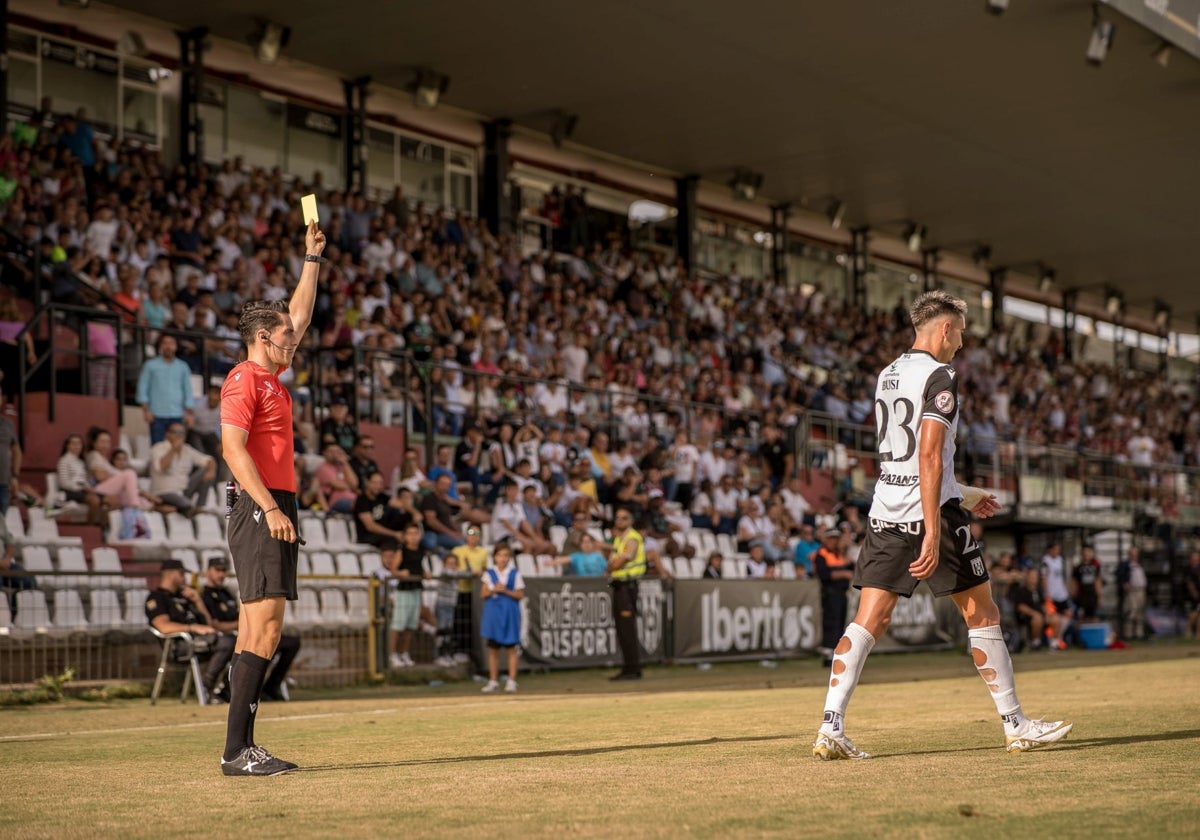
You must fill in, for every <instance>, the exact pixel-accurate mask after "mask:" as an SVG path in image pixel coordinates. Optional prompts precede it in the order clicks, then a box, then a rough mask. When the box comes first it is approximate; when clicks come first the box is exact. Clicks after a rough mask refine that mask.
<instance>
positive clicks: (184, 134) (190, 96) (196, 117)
mask: <svg viewBox="0 0 1200 840" xmlns="http://www.w3.org/2000/svg"><path fill="white" fill-rule="evenodd" d="M175 34H176V35H177V36H178V37H179V72H180V83H179V163H180V164H181V165H182V166H183V168H184V169H185V170H186V171H187V174H188V177H191V178H194V177H195V176H196V172H197V170H198V169H199V167H200V164H201V163H203V162H204V131H203V126H202V125H201V121H200V99H201V91H203V89H204V39H205V38H206V37H207V36H208V29H206V28H205V27H203V26H201V27H197V28H195V29H189V30H187V31H186V32H177V33H175Z"/></svg>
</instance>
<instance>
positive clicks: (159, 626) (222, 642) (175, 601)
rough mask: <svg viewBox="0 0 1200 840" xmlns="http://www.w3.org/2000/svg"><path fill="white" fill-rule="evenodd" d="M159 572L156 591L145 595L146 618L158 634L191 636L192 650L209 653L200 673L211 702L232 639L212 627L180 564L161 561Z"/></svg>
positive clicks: (229, 652)
mask: <svg viewBox="0 0 1200 840" xmlns="http://www.w3.org/2000/svg"><path fill="white" fill-rule="evenodd" d="M161 572H162V574H161V576H160V578H159V584H158V589H155V590H154V591H153V592H151V593H150V594H149V595H148V596H146V618H147V619H148V620H149V622H150V626H151V627H153V628H154V629H155V630H157V631H158V632H160V633H164V634H169V633H191V634H192V636H193V644H194V645H195V650H196V651H197V652H208V653H210V654H211V656H210V658H209V660H208V665H207V667H206V668H205V670H204V693H205V694H206V695H207V696H208V697H209V699H210V700H212V699H215V698H214V694H213V689H214V688H216V687H217V683H218V681H220V680H221V678H222V677H223V676H224V675H225V669H226V667H227V666H228V665H229V660H230V658H231V657H232V656H233V647H234V643H235V641H236V639H235V638H234V636H233V635H232V634H229V633H221V632H219V631H218V630H217V629H216V628H215V627H213V625H212V621H211V617H210V616H209V614H208V610H207V609H206V608H205V606H204V601H203V600H201V598H200V594H199V593H198V592H196V590H195V589H193V588H192V587H190V586H188V585H187V582H186V580H185V577H184V569H183V564H182V563H180V562H179V561H178V560H164V561H163V564H162V569H161ZM222 699H223V698H222Z"/></svg>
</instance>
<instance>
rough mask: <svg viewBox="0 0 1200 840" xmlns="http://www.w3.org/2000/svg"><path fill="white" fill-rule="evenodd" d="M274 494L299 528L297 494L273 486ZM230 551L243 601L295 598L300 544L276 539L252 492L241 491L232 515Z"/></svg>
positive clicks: (288, 516) (272, 493) (273, 496)
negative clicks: (275, 488)
mask: <svg viewBox="0 0 1200 840" xmlns="http://www.w3.org/2000/svg"><path fill="white" fill-rule="evenodd" d="M271 498H273V499H274V500H275V504H277V505H279V509H280V510H281V511H283V513H284V515H285V516H287V518H288V519H290V520H292V525H293V526H295V528H296V532H297V533H299V532H300V524H299V521H298V511H297V509H296V494H295V493H288V492H286V491H283V490H272V491H271ZM229 553H230V555H232V557H233V569H234V571H235V572H236V573H237V580H238V594H239V596H240V597H241V599H242V600H243V601H257V600H259V599H260V598H280V597H283V598H287V599H288V600H289V601H295V600H296V597H297V595H296V567H297V566H298V565H299V559H300V544H299V543H298V542H294V543H289V542H284V541H283V540H278V539H275V538H274V537H272V536H271V530H270V528H268V527H267V518H266V516H264V515H263V511H262V508H260V507H259V506H258V504H257V503H256V502H255V501H254V499H252V498H250V494H249V493H244V492H243V493H239V494H238V499H237V502H236V503H235V504H234V506H233V513H232V514H231V515H230V517H229Z"/></svg>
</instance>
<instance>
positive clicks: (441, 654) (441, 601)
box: [433, 553, 458, 668]
mask: <svg viewBox="0 0 1200 840" xmlns="http://www.w3.org/2000/svg"><path fill="white" fill-rule="evenodd" d="M442 563H443V565H442V569H443V571H444V572H445V573H446V574H444V575H443V576H442V577H441V578H439V579H438V585H437V601H436V603H435V604H434V607H433V614H434V616H435V619H436V622H437V653H438V655H437V658H435V659H434V660H433V664H434V665H440V666H441V667H443V668H452V667H454V665H455V661H454V655H453V654H454V638H453V634H454V608H455V606H457V604H458V579H457V578H455V577H452V575H453V574H454V573H455V572H457V571H458V557H456V556H455V555H454V554H453V553H451V554H447V555H446V557H445V559H444V560H443V561H442Z"/></svg>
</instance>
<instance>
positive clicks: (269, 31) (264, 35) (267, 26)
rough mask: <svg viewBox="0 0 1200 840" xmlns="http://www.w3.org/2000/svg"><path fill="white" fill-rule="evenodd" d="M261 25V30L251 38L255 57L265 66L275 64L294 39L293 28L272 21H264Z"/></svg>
mask: <svg viewBox="0 0 1200 840" xmlns="http://www.w3.org/2000/svg"><path fill="white" fill-rule="evenodd" d="M260 25H261V29H260V30H259V31H258V32H256V33H255V34H254V35H253V36H251V43H252V44H254V57H255V58H257V59H258V60H259V61H261V62H262V63H263V64H274V63H275V62H276V61H278V60H279V53H281V52H282V51H283V48H284V47H286V46H287V43H288V40H289V39H290V38H291V37H292V28H291V27H290V26H284V25H283V24H282V23H276V22H275V21H271V20H264V21H262V22H261V24H260Z"/></svg>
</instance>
